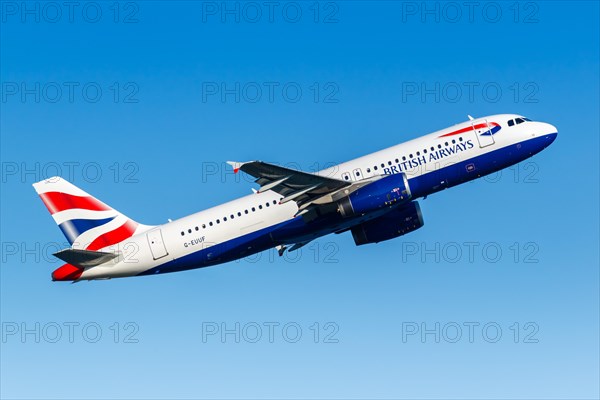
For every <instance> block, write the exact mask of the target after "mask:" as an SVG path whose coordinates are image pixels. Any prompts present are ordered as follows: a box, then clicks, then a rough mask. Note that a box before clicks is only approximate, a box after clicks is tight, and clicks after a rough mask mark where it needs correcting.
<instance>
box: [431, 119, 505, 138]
mask: <svg viewBox="0 0 600 400" xmlns="http://www.w3.org/2000/svg"><path fill="white" fill-rule="evenodd" d="M489 126H491V127H494V126H498V124H497V123H495V122H490V123H489ZM487 127H488V124H485V123H482V124H477V125H475V126H467V127H466V128H462V129H459V130H457V131H454V132H450V133H446V134H445V135H442V136H438V137H447V136H454V135H460V134H461V133H465V132H469V131H472V130H473V129H483V128H487Z"/></svg>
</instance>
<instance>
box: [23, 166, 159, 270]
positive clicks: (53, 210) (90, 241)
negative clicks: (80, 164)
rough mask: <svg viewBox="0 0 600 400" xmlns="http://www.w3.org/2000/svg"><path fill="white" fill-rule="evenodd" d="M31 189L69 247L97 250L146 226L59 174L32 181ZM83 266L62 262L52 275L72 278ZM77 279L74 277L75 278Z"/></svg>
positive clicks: (117, 241) (119, 240)
mask: <svg viewBox="0 0 600 400" xmlns="http://www.w3.org/2000/svg"><path fill="white" fill-rule="evenodd" d="M33 187H34V189H35V190H36V192H37V193H38V195H39V196H40V198H41V199H42V201H43V202H44V204H45V205H46V208H48V211H49V212H50V214H51V215H52V218H54V222H56V224H57V225H58V227H59V228H60V230H61V231H62V232H63V234H64V235H65V237H66V238H67V240H68V241H69V243H70V244H71V248H72V249H81V250H88V251H96V250H99V249H103V248H105V247H109V246H112V245H114V244H117V243H119V242H122V241H123V240H125V239H128V238H130V237H131V236H133V235H134V234H135V233H136V232H141V231H143V230H146V229H148V228H149V227H148V226H145V225H141V224H138V223H137V222H135V221H134V220H132V219H131V218H128V217H127V216H125V215H123V214H122V213H120V212H118V211H117V210H115V209H114V208H112V207H110V206H109V205H107V204H105V203H103V202H101V201H100V200H98V199H96V198H95V197H93V196H90V195H89V194H88V193H86V192H84V191H83V190H81V189H79V188H78V187H76V186H75V185H73V184H71V183H69V182H68V181H66V180H64V179H63V178H60V177H53V178H49V179H46V180H44V181H41V182H38V183H34V184H33ZM83 269H84V268H83V267H82V266H76V265H70V264H65V265H64V266H62V267H60V268H58V269H57V270H56V271H54V273H53V274H52V277H53V279H54V280H73V278H74V277H78V276H80V275H81V273H82V272H83ZM75 279H76V278H75Z"/></svg>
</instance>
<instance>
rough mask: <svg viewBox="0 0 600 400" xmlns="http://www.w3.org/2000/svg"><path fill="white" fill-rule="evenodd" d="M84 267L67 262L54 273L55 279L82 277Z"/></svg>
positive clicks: (53, 278) (72, 279)
mask: <svg viewBox="0 0 600 400" xmlns="http://www.w3.org/2000/svg"><path fill="white" fill-rule="evenodd" d="M82 273H83V268H79V267H76V266H74V265H71V264H65V265H63V266H62V267H59V268H57V269H56V270H54V272H53V273H52V280H53V281H75V280H77V279H79V278H80V277H81V274H82Z"/></svg>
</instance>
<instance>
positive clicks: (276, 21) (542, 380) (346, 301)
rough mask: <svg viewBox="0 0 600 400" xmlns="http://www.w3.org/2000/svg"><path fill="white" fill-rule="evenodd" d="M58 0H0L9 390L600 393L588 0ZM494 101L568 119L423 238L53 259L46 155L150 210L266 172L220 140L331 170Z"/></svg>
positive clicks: (451, 194)
mask: <svg viewBox="0 0 600 400" xmlns="http://www.w3.org/2000/svg"><path fill="white" fill-rule="evenodd" d="M52 4H55V5H54V6H52V5H50V6H48V5H47V3H35V2H33V3H27V5H26V6H25V7H27V9H23V7H24V6H23V5H22V4H21V3H20V2H2V24H1V35H0V44H1V46H0V47H1V49H0V55H1V66H0V73H1V79H0V80H1V83H2V87H1V93H0V94H1V96H2V98H1V102H0V106H1V118H0V128H1V150H0V154H1V158H2V191H1V207H2V224H1V236H2V237H1V242H2V268H1V269H0V278H1V282H0V289H1V293H0V299H1V305H0V310H1V321H2V341H1V342H0V345H1V352H0V354H1V356H0V357H1V360H0V367H1V372H0V377H1V389H0V390H1V392H0V395H1V396H2V397H3V398H181V399H184V398H247V397H252V398H299V397H302V398H305V397H307V398H311V397H319V398H367V397H368V398H373V397H376V398H598V396H599V395H600V393H599V382H598V376H599V375H600V371H599V364H598V360H599V347H598V343H599V334H598V332H599V321H598V314H599V309H598V308H599V306H598V304H599V274H598V264H599V254H598V251H599V250H598V241H599V237H598V235H599V233H598V232H599V229H598V228H599V215H598V204H599V193H598V185H599V184H598V182H599V181H600V179H599V178H600V177H599V176H598V175H599V173H598V172H599V168H598V159H599V158H598V148H599V143H598V133H599V121H598V109H599V105H600V104H599V75H600V74H599V61H600V60H599V48H600V43H599V8H598V3H597V2H591V1H590V2H559V1H552V2H523V3H504V2H501V3H496V2H483V3H481V4H479V5H478V6H477V7H475V8H474V9H469V8H467V6H465V5H464V4H463V3H462V2H461V3H439V2H431V3H425V5H423V3H421V2H373V3H371V2H370V3H367V2H359V1H352V2H322V3H308V2H306V3H304V2H303V3H294V2H290V3H285V2H282V3H277V4H276V5H274V6H273V8H272V9H269V8H268V6H266V5H264V4H263V3H262V2H261V3H235V2H232V3H227V5H226V6H223V5H222V4H221V2H193V1H182V2H175V3H166V2H158V1H152V2H143V1H142V2H124V3H119V4H118V6H115V4H114V3H109V2H86V3H81V4H80V5H79V6H77V7H76V8H74V9H72V10H69V9H68V8H67V7H66V6H64V5H60V4H59V6H58V8H56V7H57V6H56V3H52ZM61 4H62V3H61ZM52 7H54V8H52ZM223 7H227V9H224V8H223ZM228 10H229V11H228ZM257 13H258V14H257ZM236 19H237V20H236ZM503 112H508V113H513V112H514V113H520V114H523V115H526V116H528V117H530V118H532V119H534V120H540V121H546V122H550V123H552V124H554V125H556V126H557V127H558V129H559V136H558V139H557V140H556V141H555V143H554V144H553V145H552V146H551V147H549V148H548V149H547V150H545V151H544V152H542V153H540V154H538V155H537V156H535V157H534V158H532V159H530V160H528V161H526V162H524V163H521V164H520V165H518V166H516V167H513V168H511V169H508V170H505V171H503V172H502V173H499V174H496V175H494V176H490V177H488V178H485V179H480V180H478V181H475V182H472V183H468V184H465V185H462V186H460V187H457V188H453V189H451V190H448V191H444V192H442V193H439V194H437V195H435V196H431V197H430V198H428V199H427V200H425V201H421V207H422V211H423V213H424V218H425V226H424V227H423V228H422V229H420V230H418V231H416V232H414V233H412V234H410V235H408V236H406V237H403V238H400V239H396V240H392V241H389V242H385V243H380V244H378V245H369V246H363V247H360V248H358V247H355V246H354V243H353V241H352V238H351V236H350V235H349V234H342V235H335V236H329V237H325V238H322V239H320V240H318V241H316V242H315V243H314V244H313V245H311V246H312V247H308V246H307V248H305V249H303V250H302V252H301V253H299V255H298V256H297V258H286V257H283V258H279V257H277V256H276V255H274V253H273V252H265V253H262V254H261V255H260V256H256V257H254V258H251V259H246V260H241V261H238V262H233V263H229V264H226V265H221V266H217V267H211V268H206V269H201V270H194V271H190V272H184V273H177V274H167V275H162V276H155V277H144V278H139V279H119V280H112V281H103V282H91V283H86V282H84V283H79V284H76V285H69V284H62V283H53V282H51V281H50V276H49V275H50V272H51V271H52V270H53V269H55V268H56V267H58V266H59V265H60V264H59V263H58V262H56V261H55V260H54V259H53V257H52V256H51V253H53V252H54V251H56V250H58V248H60V247H62V246H64V242H65V239H64V238H63V237H62V235H61V233H60V230H59V229H58V228H57V227H56V226H55V225H54V223H53V221H52V219H51V218H50V216H49V215H48V213H47V212H46V210H45V208H44V206H43V205H42V203H41V201H40V200H39V198H38V197H37V196H36V194H35V192H34V191H33V188H32V187H31V184H32V183H33V182H35V181H37V180H39V179H42V178H44V177H47V176H51V175H55V174H57V173H59V174H61V175H62V176H64V177H66V178H70V180H71V181H73V182H74V183H75V184H76V185H78V186H80V187H82V188H83V189H84V190H86V191H88V192H89V193H91V194H93V195H95V196H97V197H98V198H100V199H102V200H103V201H105V202H107V203H108V204H110V205H112V206H113V207H115V208H117V209H118V210H120V211H121V212H123V213H125V214H127V215H128V216H130V217H132V218H134V219H136V220H138V221H140V222H142V223H149V224H159V223H162V222H166V221H167V218H172V219H175V218H179V217H182V216H185V215H187V214H189V213H192V212H195V211H198V210H202V209H205V208H208V207H211V206H213V205H217V204H219V203H221V202H224V201H228V200H230V199H234V198H236V197H238V196H242V195H245V194H247V193H250V190H251V188H252V187H254V186H253V184H252V183H251V181H250V180H248V179H244V178H243V177H242V178H240V177H239V176H236V177H234V176H233V175H231V174H230V172H229V171H228V170H226V169H225V167H224V165H223V162H224V161H226V160H252V159H261V160H265V161H270V162H277V163H281V164H284V165H289V166H294V167H297V168H302V169H304V170H309V171H310V170H313V171H314V170H315V169H316V168H317V167H326V166H327V165H328V164H330V163H337V162H342V161H345V160H348V159H351V158H353V157H356V156H359V155H363V154H365V153H368V152H371V151H376V150H379V149H381V148H385V147H388V146H391V145H394V144H397V143H399V142H402V141H405V140H409V139H412V138H414V137H417V136H419V135H422V134H426V133H429V132H431V131H434V130H437V129H441V128H444V127H446V126H449V125H452V124H454V123H458V122H462V121H464V120H466V115H467V114H471V115H473V116H482V115H488V114H495V113H503ZM36 324H37V325H36ZM236 324H237V325H236ZM238 326H239V329H238V328H237V327H238ZM69 327H72V328H69ZM257 327H258V328H257ZM457 327H458V328H457ZM70 329H72V331H71V333H72V335H70V334H69V333H70ZM223 329H226V330H228V331H227V332H229V333H226V334H225V335H224V336H222V335H221V333H222V331H223ZM271 329H272V331H271ZM415 329H417V330H418V331H416V332H415ZM470 329H472V333H473V335H472V337H470V335H469V332H470ZM25 330H26V332H24V331H25ZM215 330H217V332H215ZM258 330H260V333H261V334H260V335H257V332H259V331H258ZM423 330H426V333H425V335H421V333H423ZM236 332H237V333H236ZM298 332H301V334H300V335H297V334H296V333H298ZM457 332H460V335H459V336H457ZM498 332H499V334H498ZM59 333H60V334H59ZM98 333H99V334H98ZM117 333H118V335H117ZM270 333H272V335H270ZM317 333H318V334H317ZM36 335H37V336H38V337H36ZM236 335H237V337H236ZM70 336H71V337H70ZM436 336H437V337H436Z"/></svg>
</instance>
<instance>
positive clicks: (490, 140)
mask: <svg viewBox="0 0 600 400" xmlns="http://www.w3.org/2000/svg"><path fill="white" fill-rule="evenodd" d="M471 126H473V132H475V136H477V142H478V143H479V147H480V148H484V147H487V146H491V145H493V144H494V143H495V141H494V135H493V134H492V126H491V125H490V124H489V123H488V121H487V119H486V120H484V121H480V122H478V123H476V124H474V123H473V121H471Z"/></svg>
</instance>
